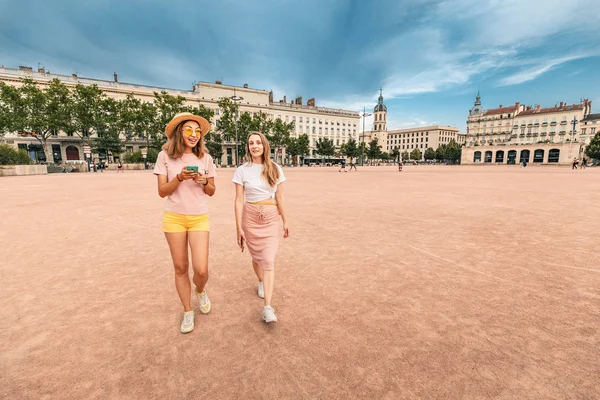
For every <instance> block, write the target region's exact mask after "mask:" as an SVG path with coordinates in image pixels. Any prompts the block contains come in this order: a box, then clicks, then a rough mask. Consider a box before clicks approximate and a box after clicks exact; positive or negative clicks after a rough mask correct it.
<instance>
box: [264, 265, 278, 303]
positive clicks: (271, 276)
mask: <svg viewBox="0 0 600 400" xmlns="http://www.w3.org/2000/svg"><path fill="white" fill-rule="evenodd" d="M263 279H264V281H263V282H264V285H265V306H270V305H271V297H273V287H274V286H275V270H274V269H272V270H270V271H267V270H264V271H263Z"/></svg>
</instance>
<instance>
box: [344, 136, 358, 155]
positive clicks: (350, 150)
mask: <svg viewBox="0 0 600 400" xmlns="http://www.w3.org/2000/svg"><path fill="white" fill-rule="evenodd" d="M344 150H345V152H344V153H345V154H346V156H347V157H358V152H359V148H358V146H357V144H356V140H354V138H350V140H348V142H347V143H346V146H345V147H344Z"/></svg>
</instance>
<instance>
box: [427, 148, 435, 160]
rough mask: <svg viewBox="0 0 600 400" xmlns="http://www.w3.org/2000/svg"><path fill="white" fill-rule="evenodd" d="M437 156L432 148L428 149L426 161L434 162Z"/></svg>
mask: <svg viewBox="0 0 600 400" xmlns="http://www.w3.org/2000/svg"><path fill="white" fill-rule="evenodd" d="M435 155H436V154H435V150H434V149H433V148H432V147H428V148H427V150H425V160H434V159H435Z"/></svg>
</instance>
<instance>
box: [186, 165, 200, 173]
mask: <svg viewBox="0 0 600 400" xmlns="http://www.w3.org/2000/svg"><path fill="white" fill-rule="evenodd" d="M185 169H186V170H187V171H194V172H198V166H197V165H188V166H186V167H185Z"/></svg>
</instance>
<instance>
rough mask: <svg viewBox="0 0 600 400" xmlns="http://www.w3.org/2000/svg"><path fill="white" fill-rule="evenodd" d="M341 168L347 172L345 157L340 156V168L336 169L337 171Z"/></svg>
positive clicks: (340, 170)
mask: <svg viewBox="0 0 600 400" xmlns="http://www.w3.org/2000/svg"><path fill="white" fill-rule="evenodd" d="M342 170H344V172H348V171H346V158H342V161H341V162H340V169H339V170H338V172H342Z"/></svg>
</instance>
